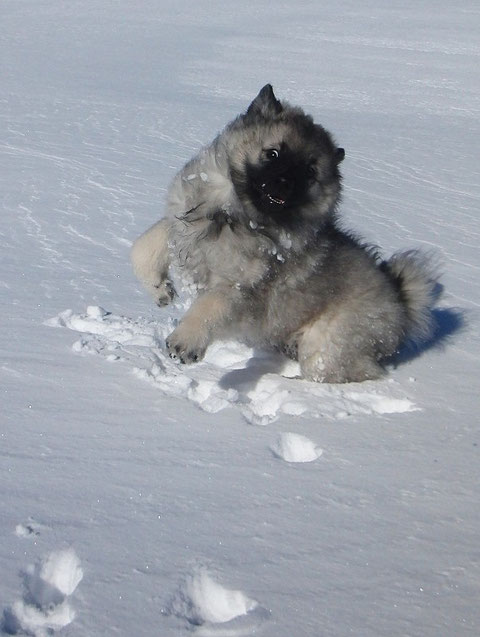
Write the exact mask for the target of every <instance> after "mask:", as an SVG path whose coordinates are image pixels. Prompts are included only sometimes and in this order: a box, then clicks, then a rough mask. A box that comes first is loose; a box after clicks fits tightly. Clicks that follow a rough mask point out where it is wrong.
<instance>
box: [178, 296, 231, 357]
mask: <svg viewBox="0 0 480 637" xmlns="http://www.w3.org/2000/svg"><path fill="white" fill-rule="evenodd" d="M233 301H234V299H233V298H232V296H231V293H230V294H229V291H228V290H214V291H210V292H206V293H205V294H203V295H202V296H200V297H199V298H198V299H197V300H196V301H195V302H194V303H193V305H192V306H191V308H190V309H189V310H188V312H187V313H186V314H185V316H184V317H183V319H182V321H181V322H180V324H179V325H178V327H177V328H176V329H175V330H174V331H173V332H172V333H171V334H170V336H169V337H168V338H167V349H168V351H169V353H170V356H171V358H178V359H179V360H180V361H181V362H182V363H194V362H196V361H199V360H201V359H202V358H203V356H204V354H205V351H206V349H207V347H208V345H209V343H210V342H211V341H212V340H213V339H214V338H215V336H216V334H217V333H218V332H219V331H220V330H221V329H222V328H223V327H225V325H226V324H227V323H228V322H229V321H230V320H231V318H232V308H233Z"/></svg>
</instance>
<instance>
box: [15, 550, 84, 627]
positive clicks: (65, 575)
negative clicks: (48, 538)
mask: <svg viewBox="0 0 480 637" xmlns="http://www.w3.org/2000/svg"><path fill="white" fill-rule="evenodd" d="M82 577H83V571H82V569H81V567H80V560H79V559H78V557H77V555H76V553H75V551H74V550H73V549H66V550H61V551H54V552H52V553H50V554H49V555H47V556H46V557H45V558H43V559H42V560H40V561H38V562H37V563H36V564H34V565H31V566H29V567H27V569H26V570H25V572H24V573H23V585H24V594H23V598H22V599H20V600H17V601H16V602H14V604H13V605H12V606H11V608H8V609H6V610H5V611H4V618H3V629H4V631H5V632H7V633H8V634H10V635H16V634H19V633H23V634H27V635H32V636H33V637H47V636H48V635H53V634H54V633H55V632H56V631H57V630H60V629H61V628H64V627H65V626H67V625H68V624H70V623H71V622H72V621H73V620H74V618H75V611H74V610H73V609H72V607H71V605H70V602H69V597H70V595H72V594H73V593H74V592H75V589H76V588H77V586H78V584H79V583H80V581H81V579H82Z"/></svg>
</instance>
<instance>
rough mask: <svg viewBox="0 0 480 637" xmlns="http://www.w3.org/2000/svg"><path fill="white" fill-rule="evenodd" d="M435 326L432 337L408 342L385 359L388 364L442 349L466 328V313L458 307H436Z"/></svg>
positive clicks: (394, 365) (397, 363)
mask: <svg viewBox="0 0 480 637" xmlns="http://www.w3.org/2000/svg"><path fill="white" fill-rule="evenodd" d="M432 317H433V321H434V328H433V331H432V334H431V336H430V338H428V339H427V340H425V341H423V342H422V343H420V344H415V343H412V342H407V343H405V345H403V346H402V347H401V348H400V349H399V351H398V352H397V353H396V354H394V355H393V356H391V357H390V358H389V359H388V360H386V361H385V364H386V365H391V366H393V367H395V368H396V367H398V366H400V365H403V364H404V363H408V362H410V361H411V360H414V359H415V358H418V357H420V356H422V355H423V354H424V353H425V352H428V351H429V350H432V349H442V348H443V347H445V346H446V345H447V344H448V343H449V341H450V340H451V338H452V336H453V335H454V334H456V333H457V332H460V331H461V330H463V329H465V327H466V318H465V313H464V312H463V311H462V310H459V309H457V308H436V309H434V310H432Z"/></svg>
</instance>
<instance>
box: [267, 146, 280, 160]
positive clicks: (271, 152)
mask: <svg viewBox="0 0 480 637" xmlns="http://www.w3.org/2000/svg"><path fill="white" fill-rule="evenodd" d="M279 156H280V153H279V152H278V150H277V149H276V148H269V149H268V150H266V151H265V157H266V158H267V159H278V158H279Z"/></svg>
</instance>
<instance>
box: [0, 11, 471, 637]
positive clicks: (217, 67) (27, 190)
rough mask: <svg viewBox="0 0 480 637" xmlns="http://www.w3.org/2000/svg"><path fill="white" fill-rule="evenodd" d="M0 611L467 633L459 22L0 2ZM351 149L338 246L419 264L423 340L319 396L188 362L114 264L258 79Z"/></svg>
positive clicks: (84, 618) (105, 629)
mask: <svg viewBox="0 0 480 637" xmlns="http://www.w3.org/2000/svg"><path fill="white" fill-rule="evenodd" d="M0 24H1V25H2V27H1V29H0V65H1V77H2V95H1V96H0V130H1V135H0V182H1V189H0V192H1V206H2V210H1V215H0V247H1V259H2V269H1V271H0V295H1V297H2V300H3V303H2V307H3V311H2V313H1V315H0V354H1V356H0V382H1V385H0V387H1V392H2V396H3V400H2V403H1V411H0V443H1V447H0V449H1V462H0V497H1V503H2V515H1V518H0V524H1V538H2V541H1V542H0V569H1V575H2V576H1V578H0V604H1V606H0V617H1V616H2V613H3V621H2V620H0V621H2V623H1V629H2V630H3V632H4V633H7V634H14V633H17V634H27V635H33V636H34V637H44V636H46V635H51V634H56V633H61V634H65V635H69V636H71V637H76V636H79V637H80V636H82V637H83V636H84V635H102V636H105V637H109V636H112V637H113V636H114V635H115V636H118V635H121V636H125V637H127V636H128V637H131V636H133V635H135V637H152V636H159V637H174V636H175V637H178V636H180V635H187V634H193V635H197V636H201V635H222V636H224V637H225V636H227V635H232V636H239V635H257V634H258V635H260V634H261V635H263V636H265V637H292V636H296V637H307V636H308V637H311V636H317V635H319V636H320V635H321V636H322V637H344V636H347V635H361V636H362V637H363V636H378V637H384V636H386V635H389V636H390V635H394V636H397V635H398V636H400V635H401V636H418V637H439V636H441V637H443V636H445V637H450V636H452V635H455V636H457V635H458V636H466V635H475V636H476V635H479V634H480V604H479V594H480V551H479V532H480V506H479V495H478V490H479V479H480V457H479V454H480V451H479V450H480V447H479V445H480V434H479V418H478V413H479V409H478V407H479V401H478V382H479V381H478V379H479V360H480V336H479V335H480V330H479V327H480V320H479V319H480V316H479V313H480V286H479V268H480V257H479V252H478V245H479V225H478V214H479V202H480V169H479V166H480V163H479V155H478V146H479V144H478V141H479V138H480V77H479V75H478V68H479V62H480V59H479V58H480V42H479V39H478V33H479V32H480V8H479V7H478V2H476V1H473V0H466V1H465V2H462V3H459V4H455V3H452V2H447V0H436V1H435V2H434V1H433V0H432V1H417V2H399V1H398V0H393V1H392V2H388V3H385V2H381V0H368V1H367V2H362V3H359V2H354V1H353V0H347V1H346V2H344V3H342V4H341V5H335V3H320V2H318V1H316V0H305V1H304V2H300V3H292V2H289V3H287V2H278V3H275V5H273V4H272V3H270V2H266V1H264V0H255V1H253V0H246V1H245V2H242V3H238V2H231V1H230V0H223V1H222V2H220V1H218V0H213V1H210V2H206V0H198V1H197V2H195V3H193V2H186V0H157V1H153V0H137V1H136V2H134V3H132V2H127V1H126V0H115V1H113V0H102V2H97V1H94V0H72V1H70V2H59V1H58V0H3V1H2V2H1V3H0ZM266 82H271V83H272V84H273V86H274V88H275V90H276V92H277V94H278V96H279V97H280V98H286V99H288V100H290V101H291V102H293V103H298V104H301V105H302V106H304V107H305V109H306V110H307V111H309V112H311V113H312V114H313V115H314V116H315V118H316V120H317V121H319V122H322V123H323V124H324V125H325V126H326V127H327V128H329V129H330V130H331V131H332V132H333V133H334V135H335V137H336V138H337V141H338V142H339V144H341V146H344V147H345V148H346V153H347V154H346V159H345V162H344V163H343V164H342V170H343V174H344V185H345V195H344V201H343V204H342V214H343V218H344V220H345V224H346V226H347V227H350V228H352V229H354V230H356V231H358V232H359V233H360V234H362V235H363V236H365V237H366V238H367V239H368V240H369V241H371V242H374V243H377V244H378V245H380V246H382V248H383V250H384V251H385V254H387V255H388V254H390V253H392V252H394V251H395V250H397V249H399V248H417V247H424V248H427V249H434V250H436V251H437V252H438V254H439V257H440V259H441V260H442V270H443V272H444V274H443V278H442V283H443V285H444V296H443V299H442V301H441V303H440V306H439V308H438V310H436V318H437V322H438V329H437V331H436V334H435V338H434V339H433V340H432V342H431V343H429V344H427V346H426V347H425V348H423V350H422V351H420V352H413V353H412V352H404V353H402V355H401V356H400V357H399V358H398V359H397V360H396V361H394V362H392V365H391V366H390V374H389V376H388V377H386V378H385V379H382V380H381V381H378V382H369V383H364V384H358V385H357V384H355V385H353V384H352V385H344V386H336V385H329V386H328V385H325V386H324V385H315V384H313V383H307V382H305V381H302V380H299V379H298V378H296V376H297V373H298V369H297V368H296V366H295V365H294V364H292V363H287V362H286V361H284V360H283V359H281V358H279V357H275V356H272V355H271V354H269V353H267V352H259V351H252V350H249V349H248V348H246V347H244V346H240V345H239V344H237V343H232V342H228V343H217V344H215V345H214V346H212V347H211V348H210V349H209V351H208V354H207V357H206V359H205V360H204V361H203V362H202V363H200V364H198V365H193V366H189V367H182V366H180V365H179V364H177V363H175V362H174V361H171V360H170V359H169V358H168V357H166V355H165V349H164V337H165V335H166V334H168V332H169V331H170V330H171V329H172V326H173V325H174V323H175V321H176V320H177V319H178V316H179V315H180V313H181V310H182V308H181V307H172V308H165V309H158V308H156V307H154V306H153V305H152V304H151V301H150V299H149V298H148V297H147V295H146V294H145V293H144V292H143V291H142V290H141V289H140V286H139V284H138V283H137V281H135V279H134V277H133V274H132V272H131V267H130V264H129V247H130V245H131V242H132V241H133V240H134V239H135V238H136V237H137V236H138V234H140V233H141V232H142V231H143V230H145V229H146V228H147V227H148V226H149V225H151V224H152V223H153V222H154V221H155V220H157V219H158V218H159V217H160V216H161V214H162V205H163V200H164V195H165V189H166V187H167V184H168V183H169V180H170V179H171V178H172V177H173V175H174V174H175V172H176V170H178V169H179V168H180V167H181V166H182V165H183V163H184V162H185V161H186V160H187V159H189V158H190V157H191V155H192V154H193V153H194V152H195V151H196V150H197V149H198V147H199V146H200V145H201V144H203V143H206V142H209V141H210V140H211V139H212V137H213V136H214V135H215V133H216V132H217V131H218V130H219V129H220V128H222V126H223V125H224V124H225V123H226V122H227V121H229V120H230V119H231V118H232V117H233V116H235V115H236V114H237V113H238V112H240V111H241V110H243V109H245V108H246V106H247V105H248V103H249V101H250V100H251V99H252V98H253V97H254V96H255V95H256V93H257V92H258V90H259V89H260V88H261V87H262V86H263V85H264V84H265V83H266Z"/></svg>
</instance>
